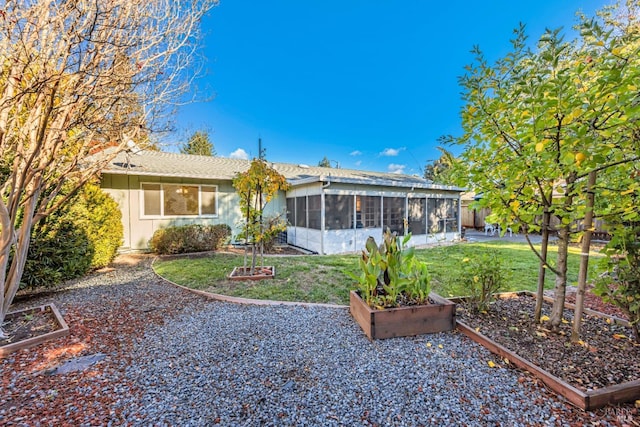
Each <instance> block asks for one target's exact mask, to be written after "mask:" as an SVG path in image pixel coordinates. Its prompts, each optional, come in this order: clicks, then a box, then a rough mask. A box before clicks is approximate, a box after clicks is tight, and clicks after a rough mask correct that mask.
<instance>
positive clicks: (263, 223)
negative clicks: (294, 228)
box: [233, 159, 289, 275]
mask: <svg viewBox="0 0 640 427" xmlns="http://www.w3.org/2000/svg"><path fill="white" fill-rule="evenodd" d="M233 187H234V188H235V189H236V191H237V192H238V195H239V196H240V209H241V211H242V216H243V218H242V224H241V225H242V230H243V231H242V234H241V235H240V237H242V238H244V239H245V241H246V243H247V245H248V246H250V247H251V268H250V270H249V274H250V275H253V274H254V272H255V268H256V260H257V255H258V249H260V254H261V255H262V254H263V253H264V242H265V239H267V238H269V237H273V236H275V235H276V234H277V233H279V232H280V231H283V230H284V229H285V228H286V223H285V222H284V220H282V219H281V218H279V217H275V218H269V219H266V218H265V217H264V208H265V207H266V205H267V203H269V202H270V201H271V200H272V199H273V197H274V196H275V195H276V194H277V193H278V191H286V190H288V189H289V183H288V182H287V181H286V179H285V177H284V176H282V175H280V174H279V173H278V171H276V170H275V169H273V168H271V167H270V166H269V165H268V164H267V162H266V161H265V160H263V159H253V160H252V161H251V166H250V167H249V169H248V170H247V171H246V172H241V173H238V174H237V175H236V177H235V178H234V179H233ZM260 262H261V263H262V262H263V260H262V258H261V261H260ZM244 267H245V271H246V268H247V265H246V252H245V265H244Z"/></svg>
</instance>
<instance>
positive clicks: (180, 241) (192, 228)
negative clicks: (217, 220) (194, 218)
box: [149, 224, 231, 255]
mask: <svg viewBox="0 0 640 427" xmlns="http://www.w3.org/2000/svg"><path fill="white" fill-rule="evenodd" d="M229 236H231V228H230V227H229V226H228V225H226V224H217V225H199V224H191V225H182V226H173V227H167V228H162V229H160V230H157V231H156V232H155V233H153V237H151V240H150V241H149V247H150V248H151V250H152V251H153V252H155V253H157V254H161V255H165V254H181V253H189V252H203V251H215V250H217V249H218V248H219V247H220V246H221V245H223V244H224V243H225V241H226V240H227V239H228V238H229Z"/></svg>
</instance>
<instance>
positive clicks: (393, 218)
mask: <svg viewBox="0 0 640 427" xmlns="http://www.w3.org/2000/svg"><path fill="white" fill-rule="evenodd" d="M404 201H405V199H404V197H385V198H384V201H383V202H384V203H383V209H384V212H383V217H382V221H383V229H384V230H385V231H386V230H387V227H388V228H389V229H390V230H391V232H392V233H393V232H395V233H397V234H398V235H399V236H401V235H403V234H404Z"/></svg>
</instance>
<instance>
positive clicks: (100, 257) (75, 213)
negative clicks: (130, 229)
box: [69, 184, 124, 268]
mask: <svg viewBox="0 0 640 427" xmlns="http://www.w3.org/2000/svg"><path fill="white" fill-rule="evenodd" d="M69 214H70V215H71V216H72V218H73V222H74V224H75V225H76V228H78V229H81V230H85V231H86V234H87V237H88V239H89V241H90V242H91V244H92V246H93V256H92V257H91V268H102V267H106V266H107V265H109V264H110V263H111V261H113V259H114V258H115V257H116V254H117V252H118V248H119V247H120V245H122V237H123V233H124V231H123V227H122V213H121V212H120V208H119V207H118V203H116V201H115V200H113V199H112V198H111V196H109V195H108V194H107V193H105V192H104V191H102V190H101V189H100V187H98V186H97V185H93V184H90V185H85V186H84V187H83V189H82V191H81V192H80V193H79V194H78V196H77V197H76V203H73V204H72V205H71V206H70V209H69Z"/></svg>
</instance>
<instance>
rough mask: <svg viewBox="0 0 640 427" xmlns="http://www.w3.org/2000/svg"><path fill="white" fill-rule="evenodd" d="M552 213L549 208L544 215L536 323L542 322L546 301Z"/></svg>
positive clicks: (535, 314) (535, 313)
mask: <svg viewBox="0 0 640 427" xmlns="http://www.w3.org/2000/svg"><path fill="white" fill-rule="evenodd" d="M550 222H551V213H550V212H549V210H548V209H545V210H544V214H543V215H542V242H541V243H540V258H541V259H540V266H539V267H538V289H537V292H536V308H535V312H534V318H535V322H536V323H540V317H541V316H542V302H543V301H544V279H545V275H546V272H547V266H546V264H547V249H548V247H549V227H550Z"/></svg>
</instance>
